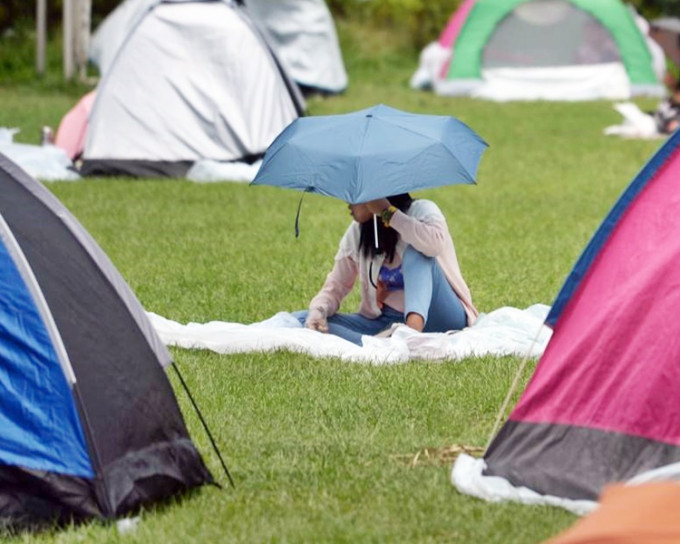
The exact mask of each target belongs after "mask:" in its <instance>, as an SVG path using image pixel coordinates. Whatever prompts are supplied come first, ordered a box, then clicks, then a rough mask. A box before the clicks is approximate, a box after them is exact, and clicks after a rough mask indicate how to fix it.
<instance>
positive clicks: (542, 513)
mask: <svg viewBox="0 0 680 544" xmlns="http://www.w3.org/2000/svg"><path fill="white" fill-rule="evenodd" d="M340 30H341V36H342V38H343V41H344V44H345V45H346V47H345V55H346V62H347V67H348V71H349V73H350V88H349V89H348V91H347V92H346V93H345V94H344V95H342V96H337V97H331V98H313V99H311V100H310V101H309V111H310V113H311V114H327V113H336V112H344V111H350V110H355V109H359V108H362V107H367V106H370V105H373V104H375V103H379V102H382V103H386V104H389V105H392V106H395V107H399V108H403V109H407V110H411V111H419V112H429V113H438V114H452V115H455V116H457V117H459V118H461V119H462V120H464V121H465V122H467V123H469V124H470V125H471V126H472V127H473V128H474V129H476V130H477V131H478V132H479V133H480V134H481V135H482V136H483V137H484V138H485V139H486V140H487V141H488V142H489V144H490V148H489V150H488V152H487V153H486V155H485V157H484V159H483V161H482V166H481V168H480V174H479V184H478V185H477V186H455V187H446V188H441V189H437V190H430V191H423V192H422V193H419V194H417V195H416V196H422V197H428V198H432V199H433V200H435V201H436V202H437V203H438V204H439V205H440V207H441V208H442V210H443V211H444V213H445V214H446V215H447V217H448V219H449V226H450V230H451V232H452V234H453V236H454V240H455V242H456V246H457V250H458V254H459V258H460V261H461V265H462V268H463V271H464V274H465V276H466V278H467V280H468V282H469V284H470V287H471V289H472V293H473V296H474V300H475V302H476V304H477V305H478V307H479V309H480V310H481V311H483V312H489V311H492V310H494V309H496V308H499V307H501V306H515V307H520V308H524V307H526V306H528V305H531V304H534V303H538V302H541V303H545V304H550V303H551V302H552V300H553V297H554V296H555V295H556V293H557V291H558V290H559V288H560V286H561V284H562V282H563V280H564V278H565V276H566V274H567V273H568V272H569V270H570V268H571V266H572V265H573V263H574V261H575V259H576V258H577V257H578V255H579V254H580V252H581V250H582V249H583V247H584V245H585V243H586V242H587V241H588V239H589V238H590V236H591V235H592V233H593V232H594V230H595V229H596V227H597V226H598V225H599V223H600V221H601V220H602V218H603V216H604V214H605V213H606V212H607V210H608V209H609V208H610V207H611V205H612V204H613V203H614V201H615V200H616V198H617V197H618V195H619V194H620V193H621V191H622V190H623V189H624V188H625V186H626V185H627V184H628V183H629V182H630V180H631V179H632V177H633V176H634V175H635V174H636V172H637V171H638V170H639V169H640V168H641V167H642V166H643V164H644V163H645V162H646V160H647V159H648V158H649V157H650V156H651V155H652V153H653V152H654V150H655V149H657V147H658V146H659V143H658V142H649V141H625V140H619V139H611V138H607V137H604V136H603V135H602V129H603V128H604V127H605V126H607V125H609V124H613V123H615V122H618V120H619V116H618V114H617V113H616V112H614V110H613V109H612V104H611V103H609V102H588V103H577V104H556V103H517V104H493V103H487V102H480V101H475V100H470V99H462V98H455V99H454V98H443V97H437V96H434V95H432V94H428V93H419V92H414V91H411V90H410V89H408V84H407V83H408V78H409V76H410V75H411V72H412V71H413V70H414V69H415V65H416V58H415V56H413V55H411V56H407V55H405V54H404V53H403V51H402V49H400V48H399V47H396V48H393V49H389V48H387V49H384V50H381V49H377V51H378V53H379V54H375V55H374V54H369V53H367V51H375V49H373V47H374V46H375V47H379V46H380V44H381V43H382V42H381V40H380V39H379V38H375V44H373V45H371V42H370V41H369V40H370V39H373V38H368V37H366V36H365V35H364V34H362V33H361V32H360V31H358V30H357V29H356V28H354V27H351V26H346V25H344V24H343V25H341V28H340ZM362 45H363V47H362ZM369 46H371V47H369ZM76 91H77V89H75V88H70V87H67V88H58V89H56V90H54V91H50V90H49V89H46V88H45V86H44V85H42V84H41V85H26V84H23V85H7V86H5V87H3V88H0V112H1V113H2V119H1V120H0V126H17V127H19V128H21V129H22V132H21V133H20V134H19V135H18V136H17V138H16V139H17V141H23V142H28V143H36V142H37V140H38V137H39V129H40V127H41V126H42V125H44V124H50V125H52V126H56V124H57V123H58V120H59V118H60V117H61V115H62V114H63V113H64V112H65V111H66V110H67V109H68V108H69V107H70V106H71V104H72V103H73V102H75V99H76V97H77V96H78V92H76ZM641 104H642V105H643V106H645V107H649V106H651V104H649V103H645V102H641ZM47 186H48V187H49V189H50V190H52V191H53V192H54V193H55V194H56V195H57V196H58V197H59V198H60V199H61V200H62V201H63V202H64V203H65V204H66V206H67V207H68V208H69V209H70V210H71V211H72V212H73V213H74V214H75V215H76V217H77V218H78V219H79V220H80V221H81V222H82V223H83V224H84V225H85V227H86V228H87V229H88V230H89V231H90V233H91V234H92V235H93V236H94V238H95V239H96V240H97V241H98V242H99V244H100V245H101V246H102V247H103V249H104V250H105V251H106V252H107V253H108V255H109V257H110V258H111V260H112V261H113V263H114V264H115V265H116V266H117V268H118V269H119V270H120V271H121V273H122V274H123V276H124V277H125V278H126V280H127V281H128V282H129V284H130V285H131V287H132V288H133V290H134V291H135V293H136V294H137V296H138V297H139V299H140V300H141V302H142V304H143V305H144V307H145V308H146V309H147V310H149V311H153V312H156V313H158V314H161V315H163V316H165V317H168V318H171V319H174V320H178V321H181V322H187V321H196V322H206V321H209V320H223V321H237V322H244V323H247V322H252V321H256V320H260V319H264V318H267V317H269V316H271V315H273V314H274V313H276V312H278V311H281V310H296V309H301V308H304V307H306V305H307V302H308V300H309V299H310V298H311V296H313V295H314V294H315V292H316V290H317V289H318V288H319V287H320V285H321V283H322V282H323V279H324V277H325V275H326V273H327V271H328V269H329V267H330V266H331V263H332V258H333V255H334V253H335V249H336V244H337V241H338V239H339V237H340V235H341V234H342V232H343V231H344V228H345V227H346V225H347V223H348V221H349V216H348V213H347V210H346V207H345V205H343V204H342V203H340V202H337V201H335V200H332V199H328V198H324V197H319V196H315V195H306V196H305V197H304V200H303V204H302V214H301V221H300V226H301V235H300V238H299V239H295V237H294V231H293V225H294V218H295V212H296V208H297V204H298V201H299V199H300V194H299V193H294V192H289V191H285V190H279V189H276V188H268V187H249V186H248V185H246V184H241V183H214V184H196V183H191V182H187V181H184V180H128V179H88V180H82V181H79V182H75V183H68V182H56V183H50V184H48V185H47ZM357 302H358V299H357V296H356V294H353V295H352V296H351V297H350V299H349V300H348V301H347V302H346V304H345V309H347V310H353V309H354V308H355V307H356V304H357ZM173 354H174V356H175V359H176V361H177V362H178V364H179V366H180V368H181V370H182V372H183V374H184V375H185V378H186V379H187V381H188V383H189V384H190V387H191V389H192V391H193V393H194V395H195V397H196V398H197V399H198V402H199V404H200V405H201V407H202V409H203V411H204V415H205V416H206V418H207V420H208V421H209V423H210V425H211V427H212V430H213V432H214V435H215V437H216V439H217V441H218V443H219V444H220V445H221V449H222V452H223V454H224V455H225V457H226V460H227V463H228V465H229V467H230V469H231V471H232V474H233V476H234V479H235V481H236V488H235V489H231V488H229V487H228V485H227V480H226V477H225V476H224V474H223V473H222V472H221V469H220V465H219V462H218V459H217V457H216V456H215V454H214V453H213V451H212V450H211V448H210V445H209V442H208V440H207V437H206V436H205V433H204V432H203V430H202V428H201V427H200V425H199V423H198V421H197V418H196V417H195V415H194V413H193V411H192V409H191V407H190V404H189V402H188V399H187V398H186V396H185V395H184V392H183V391H182V390H181V388H180V387H179V386H178V383H177V382H176V380H175V379H174V376H173V375H170V378H171V379H172V381H173V385H174V386H175V389H176V391H177V396H178V398H179V401H180V404H181V406H182V408H183V411H184V413H185V415H186V418H187V421H188V424H189V427H190V430H191V432H192V435H193V437H194V439H195V441H196V443H197V444H198V446H199V448H200V450H201V451H202V453H203V454H204V456H205V459H206V461H207V463H208V464H209V466H210V468H211V470H212V471H213V473H214V474H215V476H216V477H217V478H218V480H220V482H221V483H222V484H223V485H225V489H223V490H218V489H216V488H214V487H206V488H204V489H201V490H198V491H197V492H194V493H191V494H189V495H188V496H185V497H183V498H182V499H180V500H178V501H176V502H173V503H171V504H164V505H159V506H157V507H155V508H152V509H150V510H148V511H145V512H143V513H142V516H141V519H142V521H141V523H140V525H139V526H138V527H137V529H136V530H135V531H133V532H131V533H128V534H125V535H119V534H118V532H117V530H116V527H115V525H110V524H102V523H98V522H93V523H89V524H84V525H80V526H77V527H71V528H66V529H64V530H59V531H47V532H45V533H41V534H37V535H30V534H20V535H15V536H13V537H8V538H7V541H8V542H39V543H47V542H59V543H71V542H83V541H84V542H95V541H96V542H119V541H120V542H130V543H132V542H144V543H147V542H165V543H168V544H169V543H185V542H230V543H231V542H234V543H255V542H271V543H288V542H290V543H299V542H310V543H311V542H338V543H342V542H376V543H385V542H394V543H405V542H413V543H430V542H432V543H434V542H461V543H463V542H465V543H467V542H484V543H504V544H507V543H511V544H514V543H517V544H524V543H526V544H529V543H537V542H541V541H542V540H544V539H546V538H548V537H550V536H552V535H554V534H556V533H557V532H559V531H560V530H562V529H563V528H565V527H567V526H569V525H570V524H571V523H573V521H574V519H575V518H574V517H573V516H571V515H570V514H568V513H566V512H565V511H562V510H559V509H554V508H548V507H527V506H520V505H516V504H489V503H486V502H482V501H479V500H476V499H474V498H471V497H468V496H463V495H461V494H459V493H458V492H457V491H456V490H455V489H454V488H453V486H452V485H451V483H450V481H449V475H450V468H451V463H450V461H449V460H448V459H440V458H438V457H437V455H433V456H432V457H431V458H429V459H428V460H427V461H425V462H420V463H418V464H416V466H411V465H410V463H409V460H412V459H413V458H414V457H415V455H416V454H417V453H418V452H421V451H423V450H424V449H425V448H434V449H435V450H433V451H436V449H440V450H443V449H445V448H447V447H449V446H451V445H453V444H467V445H472V446H484V445H485V444H486V441H487V440H488V438H489V433H490V432H491V429H492V426H493V423H494V420H495V417H496V413H497V411H498V409H499V407H500V405H501V403H502V401H503V398H504V397H505V394H506V391H507V390H508V388H509V386H510V384H511V382H512V379H513V376H514V374H515V372H516V371H517V368H518V367H519V364H520V360H519V359H517V358H514V357H503V358H497V357H483V358H471V359H467V360H464V361H462V362H444V363H439V364H436V363H423V362H413V363H409V364H404V365H399V366H394V367H372V366H368V365H361V364H351V363H346V362H341V361H338V360H333V359H328V360H319V359H313V358H310V357H307V356H303V355H295V354H291V353H288V352H283V351H282V352H276V353H269V354H243V355H232V356H224V355H218V354H215V353H211V352H208V351H187V350H180V349H173ZM532 366H533V365H530V367H532ZM530 373H531V368H528V369H526V371H525V375H524V376H523V381H526V380H527V379H528V377H529V375H530Z"/></svg>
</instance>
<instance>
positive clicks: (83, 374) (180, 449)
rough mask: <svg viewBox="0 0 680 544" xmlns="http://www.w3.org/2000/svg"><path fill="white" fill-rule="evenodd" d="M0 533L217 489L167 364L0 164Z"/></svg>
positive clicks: (134, 312)
mask: <svg viewBox="0 0 680 544" xmlns="http://www.w3.org/2000/svg"><path fill="white" fill-rule="evenodd" d="M0 194H2V198H0V265H1V266H0V337H1V338H2V341H1V342H0V397H1V398H2V403H0V421H1V422H2V425H0V520H1V521H2V523H3V525H4V526H7V525H12V526H13V525H17V526H22V525H35V524H40V523H45V522H61V523H69V522H71V521H74V520H76V521H77V520H82V519H86V518H91V517H95V518H103V519H111V518H115V517H118V516H122V515H125V514H126V513H128V512H132V511H135V510H137V509H139V508H140V507H141V506H143V505H148V504H151V503H154V502H157V501H159V500H163V499H167V498H169V497H171V496H173V495H176V494H178V493H181V492H184V491H186V490H188V489H190V488H193V487H197V486H200V485H203V484H205V483H210V482H213V478H212V476H211V475H210V473H209V471H208V469H207V468H206V467H205V465H204V463H203V460H202V458H201V456H200V454H199V452H198V451H197V450H196V448H195V446H194V444H193V442H192V440H191V438H190V437H189V434H188V431H187V429H186V426H185V423H184V420H183V417H182V414H181V412H180V409H179V406H178V404H177V400H176V398H175V396H174V393H173V390H172V387H171V384H170V382H169V380H168V378H167V376H166V375H165V371H164V369H165V368H168V366H169V365H170V364H172V360H171V357H170V354H169V352H168V351H167V349H166V348H165V346H164V345H163V343H162V342H161V340H160V338H159V337H158V335H157V333H156V332H155V331H154V329H153V327H152V325H151V322H150V321H149V319H148V316H147V315H146V313H145V312H144V309H143V308H142V306H141V304H140V303H139V301H138V300H137V299H136V297H135V296H134V294H133V293H132V291H131V290H130V288H129V287H128V285H127V284H126V283H125V281H124V279H123V278H122V277H121V276H120V274H119V273H118V271H117V270H116V269H115V268H114V267H113V265H112V264H111V262H110V260H109V259H108V258H107V257H106V255H105V254H104V252H103V251H102V250H101V248H100V247H99V246H98V245H97V244H96V242H95V241H94V240H93V239H92V237H91V236H90V235H89V234H88V233H87V232H86V231H85V229H84V228H83V227H82V226H81V225H80V223H78V221H77V220H76V219H75V217H73V216H72V215H71V214H70V213H69V211H68V210H67V209H66V208H65V207H64V206H63V205H62V204H61V203H60V202H59V201H58V200H57V199H56V197H54V195H52V193H51V192H49V191H48V190H47V189H46V188H45V187H44V186H43V185H42V184H41V183H39V182H38V181H36V180H35V179H33V178H31V177H30V176H28V175H27V174H26V173H25V172H24V171H22V170H21V169H20V168H18V167H17V166H16V165H15V164H13V163H12V162H11V161H9V160H8V159H7V158H6V157H4V156H2V155H0Z"/></svg>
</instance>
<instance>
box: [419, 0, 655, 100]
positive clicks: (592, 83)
mask: <svg viewBox="0 0 680 544" xmlns="http://www.w3.org/2000/svg"><path fill="white" fill-rule="evenodd" d="M640 22H641V21H640V18H639V16H638V15H637V14H636V13H635V12H634V11H633V10H631V9H629V8H627V7H626V6H625V5H624V4H623V2H622V1H621V0H597V1H592V0H463V2H462V3H461V4H460V6H459V8H458V10H457V11H456V12H455V13H454V14H453V15H452V17H451V19H450V20H449V22H448V24H447V25H446V27H445V28H444V30H443V31H442V33H441V35H440V37H439V40H438V41H437V42H434V43H432V44H430V45H428V46H427V47H426V48H425V50H423V53H422V55H421V61H420V66H419V67H418V70H417V71H416V73H414V75H413V77H412V79H411V86H412V87H414V88H424V87H431V88H432V89H433V90H434V91H435V92H436V93H438V94H442V95H470V96H474V97H478V98H485V99H490V100H499V101H504V100H592V99H626V98H630V97H631V96H635V95H651V96H661V95H663V93H664V87H663V85H662V83H661V78H662V77H663V71H664V69H665V62H664V59H663V52H662V51H660V48H659V47H658V45H656V44H655V43H654V42H653V40H651V38H649V36H647V35H646V33H645V25H644V24H640Z"/></svg>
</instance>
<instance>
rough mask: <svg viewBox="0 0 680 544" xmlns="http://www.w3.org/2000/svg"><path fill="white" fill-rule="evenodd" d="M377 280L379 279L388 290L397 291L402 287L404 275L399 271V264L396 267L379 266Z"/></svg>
mask: <svg viewBox="0 0 680 544" xmlns="http://www.w3.org/2000/svg"><path fill="white" fill-rule="evenodd" d="M378 281H381V282H382V283H383V285H384V286H385V288H386V289H387V290H388V291H398V290H400V289H403V288H404V275H403V274H402V273H401V265H399V266H398V267H397V268H387V267H386V266H385V265H383V266H381V267H380V273H379V274H378Z"/></svg>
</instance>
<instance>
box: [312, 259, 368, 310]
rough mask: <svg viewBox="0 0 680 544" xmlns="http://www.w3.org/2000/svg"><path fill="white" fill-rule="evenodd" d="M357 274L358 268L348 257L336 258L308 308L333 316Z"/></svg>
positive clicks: (352, 285)
mask: <svg viewBox="0 0 680 544" xmlns="http://www.w3.org/2000/svg"><path fill="white" fill-rule="evenodd" d="M358 274H359V266H358V264H357V263H356V261H354V259H352V258H351V257H350V256H345V257H341V258H336V260H335V264H334V265H333V269H332V270H331V271H330V272H329V274H328V276H326V281H325V282H324V284H323V287H322V288H321V290H320V291H319V292H318V293H317V294H316V296H315V297H314V298H313V299H312V300H311V302H310V303H309V308H310V310H311V309H314V308H320V309H323V311H324V312H325V314H326V316H327V317H330V316H332V315H333V314H335V313H336V312H337V311H338V309H339V308H340V305H341V304H342V301H343V300H344V299H345V297H346V296H347V295H348V294H349V293H350V291H351V290H352V287H354V282H355V281H356V278H357V276H358Z"/></svg>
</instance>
